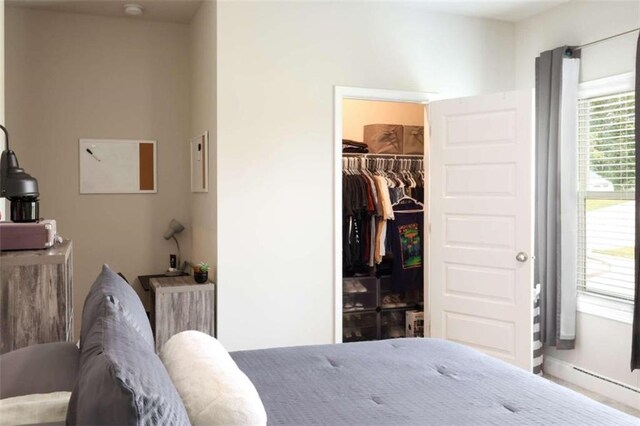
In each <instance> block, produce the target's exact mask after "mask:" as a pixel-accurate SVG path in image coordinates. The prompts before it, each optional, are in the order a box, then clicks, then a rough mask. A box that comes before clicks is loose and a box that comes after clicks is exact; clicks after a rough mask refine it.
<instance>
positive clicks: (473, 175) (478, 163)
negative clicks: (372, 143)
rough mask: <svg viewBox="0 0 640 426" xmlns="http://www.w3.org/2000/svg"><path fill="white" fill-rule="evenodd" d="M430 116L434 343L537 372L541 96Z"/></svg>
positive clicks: (434, 110)
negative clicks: (536, 133) (536, 141)
mask: <svg viewBox="0 0 640 426" xmlns="http://www.w3.org/2000/svg"><path fill="white" fill-rule="evenodd" d="M429 112H430V114H429V115H430V120H431V142H430V165H431V172H430V175H431V185H430V188H431V197H430V206H431V207H430V213H431V214H430V218H431V219H430V220H431V237H430V244H429V246H430V254H431V258H430V269H429V295H428V299H427V302H429V304H428V305H427V306H430V309H431V336H432V337H439V338H444V339H448V340H453V341H456V342H459V343H462V344H465V345H468V346H471V347H474V348H476V349H478V350H480V351H482V352H485V353H487V354H489V355H493V356H495V357H497V358H500V359H502V360H504V361H507V362H509V363H511V364H514V365H517V366H519V367H522V368H524V369H526V370H528V371H531V367H532V328H533V315H532V313H533V266H532V263H533V262H532V261H531V259H530V256H531V253H532V252H533V180H532V179H533V127H532V125H533V110H532V96H531V94H530V93H526V92H508V93H500V94H496V95H488V96H479V97H471V98H463V99H449V100H444V101H438V102H433V103H430V104H429ZM519 253H523V254H524V255H523V254H521V255H520V256H518V254H519ZM427 255H429V253H427ZM525 256H526V259H524V257H525ZM517 257H519V258H520V260H518V259H517Z"/></svg>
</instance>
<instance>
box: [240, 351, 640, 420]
mask: <svg viewBox="0 0 640 426" xmlns="http://www.w3.org/2000/svg"><path fill="white" fill-rule="evenodd" d="M231 356H232V357H233V359H234V360H235V361H236V363H237V364H238V366H239V367H240V369H242V371H244V372H245V374H247V376H249V378H250V379H251V381H252V382H253V383H254V385H255V386H256V388H257V390H258V393H259V394H260V397H261V398H262V402H263V403H264V406H265V409H266V411H267V418H268V422H269V424H271V425H275V424H288V425H307V424H331V425H345V424H349V425H355V424H357V425H372V424H394V425H406V424H421V425H427V424H428V425H525V424H526V425H533V424H535V425H640V419H637V418H634V417H631V416H629V415H626V414H624V413H621V412H619V411H617V410H614V409H612V408H609V407H607V406H605V405H602V404H600V403H598V402H595V401H592V400H591V399H588V398H586V397H584V396H582V395H580V394H577V393H575V392H573V391H571V390H569V389H566V388H563V387H561V386H558V385H556V384H554V383H552V382H549V381H548V380H545V379H543V378H540V377H538V376H535V375H533V374H529V373H526V372H525V371H523V370H520V369H518V368H516V367H512V366H510V365H508V364H505V363H503V362H501V361H499V360H496V359H494V358H492V357H489V356H486V355H484V354H481V353H479V352H477V351H475V350H473V349H470V348H467V347H465V346H462V345H459V344H456V343H452V342H448V341H444V340H439V339H396V340H385V341H378V342H362V343H347V344H342V345H322V346H302V347H294V348H277V349H264V350H255V351H240V352H234V353H232V354H231Z"/></svg>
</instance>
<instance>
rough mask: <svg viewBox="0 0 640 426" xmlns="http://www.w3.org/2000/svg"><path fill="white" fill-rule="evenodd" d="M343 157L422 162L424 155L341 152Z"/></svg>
mask: <svg viewBox="0 0 640 426" xmlns="http://www.w3.org/2000/svg"><path fill="white" fill-rule="evenodd" d="M342 156H343V157H364V158H367V157H369V158H394V159H395V158H407V159H415V160H424V155H419V154H361V153H358V152H343V153H342Z"/></svg>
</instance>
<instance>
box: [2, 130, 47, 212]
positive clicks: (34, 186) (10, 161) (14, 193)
mask: <svg viewBox="0 0 640 426" xmlns="http://www.w3.org/2000/svg"><path fill="white" fill-rule="evenodd" d="M0 129H2V131H3V132H4V134H5V139H6V141H7V146H6V149H5V150H4V151H2V158H1V159H0V197H4V198H7V199H9V201H11V220H12V221H13V222H36V221H37V220H38V219H39V217H40V203H39V201H38V196H39V195H40V193H39V192H38V181H37V180H36V179H35V178H34V177H32V176H31V175H29V174H28V173H26V172H25V171H24V169H21V168H20V164H19V163H18V157H16V153H15V152H13V151H11V150H10V149H9V132H8V131H7V128H6V127H4V126H3V125H1V124H0Z"/></svg>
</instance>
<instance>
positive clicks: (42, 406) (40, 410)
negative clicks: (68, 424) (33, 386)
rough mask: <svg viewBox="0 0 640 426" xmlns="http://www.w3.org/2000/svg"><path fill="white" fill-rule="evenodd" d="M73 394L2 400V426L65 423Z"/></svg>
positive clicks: (49, 394) (37, 394)
mask: <svg viewBox="0 0 640 426" xmlns="http://www.w3.org/2000/svg"><path fill="white" fill-rule="evenodd" d="M69 398H71V392H51V393H36V394H32V395H23V396H14V397H12V398H4V399H0V426H8V425H31V424H36V423H54V422H64V421H65V420H66V418H67V407H68V406H69Z"/></svg>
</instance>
